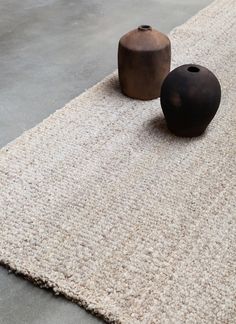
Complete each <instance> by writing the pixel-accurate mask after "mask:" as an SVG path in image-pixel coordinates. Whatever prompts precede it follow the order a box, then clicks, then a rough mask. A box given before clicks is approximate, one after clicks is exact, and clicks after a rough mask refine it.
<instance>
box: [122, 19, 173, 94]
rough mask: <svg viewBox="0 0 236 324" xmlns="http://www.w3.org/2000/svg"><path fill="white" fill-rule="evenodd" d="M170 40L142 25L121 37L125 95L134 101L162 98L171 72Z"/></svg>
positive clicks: (123, 90) (123, 89)
mask: <svg viewBox="0 0 236 324" xmlns="http://www.w3.org/2000/svg"><path fill="white" fill-rule="evenodd" d="M170 57H171V49H170V40H169V38H168V37H167V36H166V35H164V34H162V33H160V32H159V31H157V30H155V29H152V28H151V27H150V26H147V25H142V26H140V27H138V28H137V29H135V30H132V31H130V32H129V33H127V34H125V35H124V36H123V37H121V39H120V41H119V48H118V71H119V80H120V86H121V90H122V92H123V93H124V94H125V95H126V96H128V97H131V98H134V99H141V100H150V99H154V98H158V97H160V90H161V85H162V82H163V80H164V79H165V77H166V76H167V74H168V73H169V71H170Z"/></svg>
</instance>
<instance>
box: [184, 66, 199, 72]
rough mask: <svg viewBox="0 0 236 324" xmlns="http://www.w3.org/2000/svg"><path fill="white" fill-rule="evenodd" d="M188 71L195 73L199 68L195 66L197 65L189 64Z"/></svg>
mask: <svg viewBox="0 0 236 324" xmlns="http://www.w3.org/2000/svg"><path fill="white" fill-rule="evenodd" d="M187 70H188V71H189V72H193V73H196V72H199V71H200V69H199V68H198V67H197V66H193V65H192V66H189V67H188V69H187Z"/></svg>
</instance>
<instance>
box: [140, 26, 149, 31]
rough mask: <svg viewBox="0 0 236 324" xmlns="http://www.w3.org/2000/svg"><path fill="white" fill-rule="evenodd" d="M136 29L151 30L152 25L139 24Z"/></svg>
mask: <svg viewBox="0 0 236 324" xmlns="http://www.w3.org/2000/svg"><path fill="white" fill-rule="evenodd" d="M138 29H139V30H142V31H146V30H152V27H151V26H149V25H140V26H139V27H138Z"/></svg>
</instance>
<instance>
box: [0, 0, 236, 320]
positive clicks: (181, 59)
mask: <svg viewBox="0 0 236 324" xmlns="http://www.w3.org/2000/svg"><path fill="white" fill-rule="evenodd" d="M170 37H171V41H172V48H173V67H175V66H177V65H180V64H183V63H190V62H194V63H199V64H202V65H205V66H207V67H208V68H209V69H211V70H212V71H213V72H214V73H215V74H216V75H217V76H218V77H219V79H220V82H221V85H222V103H221V107H220V110H219V112H218V114H217V116H216V117H215V119H214V120H213V122H212V124H211V126H210V127H209V129H208V131H207V133H206V134H205V135H204V136H202V137H200V138H196V139H181V138H177V137H174V136H172V135H171V134H170V133H169V132H168V131H167V130H166V128H165V124H164V122H163V117H162V112H161V109H160V104H159V100H154V101H151V102H140V101H135V100H131V99H128V98H126V97H124V96H122V95H121V94H120V92H119V89H118V82H117V74H116V73H114V74H113V75H111V76H109V77H107V78H106V79H105V80H104V81H102V82H101V83H99V84H98V85H96V86H95V87H93V88H92V89H90V90H88V91H87V92H86V93H84V94H82V95H81V96H79V97H78V98H76V99H74V100H73V101H72V102H70V103H69V104H67V105H66V107H65V108H63V109H61V110H59V111H57V112H56V113H55V114H53V115H52V116H50V117H49V118H48V119H46V120H45V121H43V122H42V123H41V124H39V125H38V126H36V127H35V128H33V129H31V130H29V131H27V132H26V133H24V134H23V135H22V136H21V137H20V138H18V139H16V140H15V141H13V142H12V143H10V144H9V145H7V146H6V147H5V148H4V149H2V150H1V153H0V189H1V195H0V226H1V236H0V260H1V263H3V264H5V265H8V266H9V267H11V268H12V269H14V270H17V272H19V273H22V274H23V275H25V276H26V277H28V278H30V279H31V280H33V281H35V282H36V283H38V284H43V285H45V286H46V287H52V288H53V289H54V291H55V292H56V293H61V294H63V295H65V296H67V297H68V298H71V299H73V300H75V301H76V302H78V303H79V304H80V305H83V306H84V307H85V308H87V309H88V310H90V311H92V312H94V313H97V314H99V315H101V316H103V317H104V319H106V320H107V321H109V322H112V323H161V324H163V323H198V324H199V323H207V324H209V323H232V324H233V323H236V77H235V72H236V59H235V57H236V1H235V0H217V1H215V2H214V3H213V4H212V5H210V6H209V7H207V8H206V9H204V10H202V11H201V12H200V13H199V14H198V15H196V16H195V17H193V18H192V19H190V20H189V21H188V22H187V23H186V24H184V25H183V26H181V27H179V28H177V29H175V30H174V31H173V32H172V33H171V36H170Z"/></svg>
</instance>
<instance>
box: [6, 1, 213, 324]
mask: <svg viewBox="0 0 236 324" xmlns="http://www.w3.org/2000/svg"><path fill="white" fill-rule="evenodd" d="M210 2H211V0H146V1H143V0H129V1H128V0H119V1H117V0H109V1H108V0H107V1H105V0H89V1H88V0H74V1H72V0H23V1H19V0H1V1H0V147H1V146H3V145H5V144H6V143H8V142H9V141H11V140H13V139H14V138H16V137H17V136H19V135H20V134H21V133H22V132H23V131H24V130H26V129H28V128H31V127H32V126H34V125H36V124H37V123H39V122H40V121H41V120H42V119H44V118H45V117H47V116H48V115H49V114H51V113H53V112H54V111H55V110H56V109H58V108H60V107H63V106H64V104H65V103H66V102H68V101H69V100H70V99H72V98H74V97H75V96H77V95H79V94H80V93H81V92H83V91H84V90H85V89H86V88H89V87H90V86H92V85H94V84H95V83H96V82H97V81H99V80H101V79H102V78H103V77H104V76H105V75H107V74H109V73H110V72H112V71H113V70H114V69H115V68H116V51H117V42H118V40H119V38H120V36H121V35H122V34H124V33H125V32H127V31H128V30H130V29H132V28H134V27H136V26H138V25H140V24H150V25H152V26H155V27H156V28H158V29H160V30H161V31H163V32H166V33H167V32H169V31H170V30H171V29H172V28H173V27H175V26H177V25H179V24H182V23H183V22H184V21H186V20H187V19H188V18H189V17H190V16H192V15H193V14H195V13H196V12H197V11H198V10H199V9H201V8H203V7H205V6H206V5H207V4H209V3H210ZM99 322H100V321H99V320H97V319H96V318H94V317H93V316H91V315H90V314H88V313H86V312H85V311H84V310H82V309H81V308H80V307H78V306H76V305H75V304H73V303H71V302H68V301H66V300H65V299H64V298H62V297H55V296H53V295H52V293H51V292H49V291H46V290H42V289H39V288H37V287H34V286H33V285H32V284H31V283H29V282H27V281H26V280H23V279H21V278H19V277H16V276H15V275H8V274H7V271H6V270H5V269H3V268H1V267H0V323H1V324H49V323H50V324H53V323H56V324H72V323H73V324H77V323H78V324H84V323H86V324H92V323H94V324H95V323H99Z"/></svg>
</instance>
